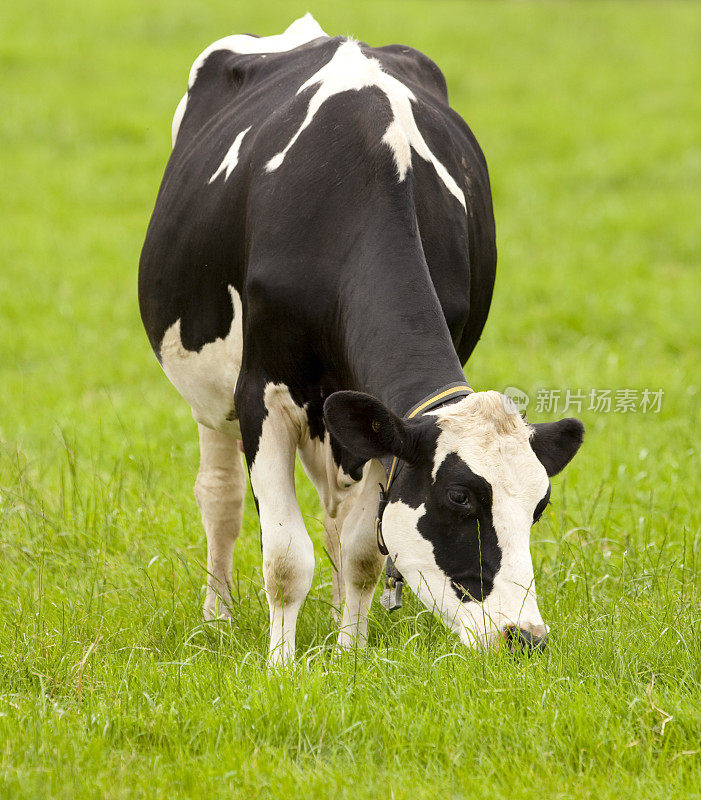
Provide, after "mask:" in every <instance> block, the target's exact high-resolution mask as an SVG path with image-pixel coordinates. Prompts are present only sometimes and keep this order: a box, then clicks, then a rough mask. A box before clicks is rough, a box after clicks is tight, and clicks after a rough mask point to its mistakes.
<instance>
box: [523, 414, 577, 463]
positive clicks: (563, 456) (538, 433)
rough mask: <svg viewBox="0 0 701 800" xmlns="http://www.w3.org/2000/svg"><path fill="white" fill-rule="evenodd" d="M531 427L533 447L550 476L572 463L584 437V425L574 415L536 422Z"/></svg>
mask: <svg viewBox="0 0 701 800" xmlns="http://www.w3.org/2000/svg"><path fill="white" fill-rule="evenodd" d="M531 428H533V433H532V434H531V447H532V448H533V452H534V453H535V454H536V455H537V456H538V460H539V461H540V463H541V464H542V465H543V466H544V467H545V470H546V472H547V473H548V476H550V477H552V476H553V475H557V473H558V472H561V471H562V470H563V469H564V468H565V467H566V466H567V465H568V464H569V463H570V461H571V460H572V459H573V458H574V456H575V454H576V452H577V450H579V447H580V445H581V444H582V441H583V439H584V425H582V423H581V422H580V421H579V420H578V419H573V418H572V417H568V418H567V419H561V420H559V421H558V422H536V423H534V424H531Z"/></svg>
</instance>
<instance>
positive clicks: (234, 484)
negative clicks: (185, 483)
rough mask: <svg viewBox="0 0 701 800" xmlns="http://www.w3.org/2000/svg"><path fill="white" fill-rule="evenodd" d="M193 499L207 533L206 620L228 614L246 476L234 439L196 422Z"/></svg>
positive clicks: (223, 616) (224, 616) (227, 616)
mask: <svg viewBox="0 0 701 800" xmlns="http://www.w3.org/2000/svg"><path fill="white" fill-rule="evenodd" d="M199 434H200V468H199V472H198V473H197V480H196V481H195V498H196V500H197V505H198V506H199V507H200V513H201V515H202V523H203V525H204V529H205V533H206V534H207V595H206V597H205V601H204V618H205V620H207V621H210V620H215V619H228V618H229V617H230V616H231V612H230V608H231V595H230V594H229V589H230V587H231V560H232V556H233V552H234V542H235V541H236V537H237V536H238V535H239V531H240V530H241V520H242V518H243V501H244V497H245V494H246V475H245V472H244V468H243V463H242V460H241V453H240V452H239V450H238V447H237V445H236V439H234V438H232V437H231V436H227V435H226V434H223V433H217V431H213V430H211V429H210V428H206V427H205V426H204V425H199Z"/></svg>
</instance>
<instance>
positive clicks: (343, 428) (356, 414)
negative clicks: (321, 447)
mask: <svg viewBox="0 0 701 800" xmlns="http://www.w3.org/2000/svg"><path fill="white" fill-rule="evenodd" d="M324 422H325V423H326V427H327V429H328V430H329V432H330V433H331V434H332V435H333V436H334V438H336V439H337V440H338V442H339V443H340V444H341V445H342V446H343V447H345V449H346V450H348V451H349V452H350V453H352V454H353V455H354V456H357V457H358V458H362V459H363V461H367V460H368V459H370V458H382V457H383V456H398V457H399V458H402V459H404V460H406V461H411V460H412V459H413V457H414V454H415V452H416V448H415V446H414V445H415V443H414V437H413V436H412V433H413V431H411V430H410V429H409V428H408V426H407V424H406V423H405V422H404V421H403V420H402V419H400V418H399V417H398V416H397V415H396V414H393V413H392V412H391V411H390V410H389V409H388V408H387V406H385V405H384V404H383V403H381V402H380V401H379V400H376V399H375V398H374V397H372V396H370V395H369V394H364V393H363V392H334V394H332V395H330V396H329V397H327V398H326V402H325V403H324Z"/></svg>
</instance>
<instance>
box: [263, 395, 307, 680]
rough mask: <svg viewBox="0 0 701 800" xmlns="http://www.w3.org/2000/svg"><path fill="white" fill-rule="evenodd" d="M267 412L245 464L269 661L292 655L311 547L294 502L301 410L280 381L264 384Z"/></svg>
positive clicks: (283, 660)
mask: <svg viewBox="0 0 701 800" xmlns="http://www.w3.org/2000/svg"><path fill="white" fill-rule="evenodd" d="M265 406H266V410H267V415H266V416H265V419H264V420H263V425H262V430H261V435H260V439H259V442H258V449H257V452H256V453H255V458H254V461H253V465H252V466H251V485H252V487H253V491H254V493H255V495H256V499H257V501H258V512H259V515H260V526H261V533H262V540H263V577H264V579H265V591H266V594H267V598H268V606H269V608H270V655H269V663H270V664H271V665H277V664H280V663H283V662H285V661H288V660H291V659H292V658H293V657H294V650H295V629H296V626H297V616H298V614H299V610H300V608H301V607H302V603H303V602H304V600H305V598H306V596H307V594H308V592H309V589H310V588H311V585H312V578H313V576H314V548H313V546H312V542H311V539H310V538H309V534H308V533H307V530H306V528H305V527H304V520H303V518H302V512H301V511H300V509H299V505H298V504H297V498H296V495H295V483H294V466H295V453H296V450H297V443H298V441H299V435H300V427H301V426H302V425H304V424H306V418H305V417H304V416H303V414H304V412H302V410H301V409H299V408H298V407H297V406H295V405H294V403H293V402H292V400H291V398H290V396H289V392H288V391H287V390H286V389H285V388H284V387H282V386H280V385H278V386H273V385H272V384H268V386H267V387H266V391H265Z"/></svg>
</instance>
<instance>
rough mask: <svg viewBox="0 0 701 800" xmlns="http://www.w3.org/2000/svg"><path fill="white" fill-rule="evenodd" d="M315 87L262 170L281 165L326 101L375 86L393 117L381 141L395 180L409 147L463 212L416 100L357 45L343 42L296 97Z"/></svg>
mask: <svg viewBox="0 0 701 800" xmlns="http://www.w3.org/2000/svg"><path fill="white" fill-rule="evenodd" d="M317 84H318V85H319V88H318V89H317V90H316V92H315V93H314V94H313V95H312V97H311V99H310V101H309V106H308V108H307V114H306V116H305V118H304V120H303V121H302V124H301V125H300V127H299V128H298V130H297V132H296V133H295V134H294V136H293V137H292V138H291V139H290V141H289V142H288V143H287V145H286V146H285V148H284V149H283V150H282V151H281V152H279V153H278V154H277V155H275V156H273V158H271V159H270V161H269V162H268V163H267V165H266V170H267V171H268V172H273V171H274V170H276V169H277V168H278V167H279V166H280V165H281V164H282V162H283V161H284V160H285V157H286V156H287V153H288V152H289V150H290V148H291V147H292V146H293V145H294V144H295V142H296V141H297V139H298V138H299V137H300V135H301V134H302V132H303V131H304V130H305V129H306V128H307V127H309V125H310V124H311V122H312V120H313V119H314V116H315V115H316V113H317V111H318V110H319V109H320V108H321V106H322V105H323V104H324V102H325V101H326V100H328V99H329V98H330V97H333V96H334V95H336V94H339V93H341V92H347V91H350V90H356V91H357V90H360V89H363V88H365V87H367V86H376V87H377V88H379V89H380V90H381V91H382V92H384V94H385V95H386V97H387V100H388V101H389V105H390V108H391V110H392V114H393V116H394V119H393V120H392V122H391V123H390V125H389V127H388V128H387V130H386V131H385V134H384V136H383V137H382V141H383V142H384V143H385V144H386V145H388V147H389V148H390V149H391V150H392V153H393V155H394V161H395V164H396V167H397V173H398V176H399V180H400V181H403V180H404V178H405V177H406V173H407V171H408V170H409V168H410V167H411V148H412V147H413V148H414V150H415V151H416V152H417V154H418V155H419V156H420V157H421V158H423V159H424V161H428V162H429V163H430V164H432V165H433V168H434V169H435V170H436V174H437V175H438V177H439V178H440V179H441V181H443V183H444V184H445V186H446V188H447V189H448V191H449V192H450V193H451V194H452V195H453V196H454V197H455V198H456V199H457V200H458V202H459V203H460V205H461V206H462V207H463V209H465V208H466V206H465V195H464V194H463V192H462V191H461V189H460V187H459V186H458V185H457V183H456V182H455V180H453V178H452V177H451V175H450V173H449V172H448V170H447V169H446V168H445V167H444V166H443V164H441V163H440V161H438V159H437V158H436V157H435V155H434V154H433V153H432V152H431V150H430V148H429V146H428V145H427V144H426V141H425V139H424V138H423V136H422V135H421V132H420V131H419V129H418V126H417V125H416V120H415V119H414V112H413V110H412V108H411V103H412V101H415V100H416V97H415V95H414V93H413V92H412V91H411V90H410V89H409V88H407V87H406V86H405V85H404V84H403V83H401V82H400V81H398V80H397V79H396V78H394V77H392V76H391V75H390V74H388V73H387V72H384V71H383V70H382V66H381V64H380V62H379V61H378V60H377V59H376V58H368V57H366V56H365V55H364V54H363V52H362V50H361V49H360V46H359V44H358V43H357V42H354V41H346V42H343V44H341V45H340V47H339V48H338V50H336V52H335V53H334V55H333V58H332V59H331V60H330V61H329V62H328V64H326V65H324V66H323V67H322V68H321V69H320V70H319V71H318V72H316V73H314V75H312V76H311V78H309V79H308V80H306V81H305V82H304V83H303V84H302V85H301V86H300V87H299V89H298V90H297V94H300V93H301V92H303V91H305V90H306V89H309V88H310V87H312V86H315V85H317Z"/></svg>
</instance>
